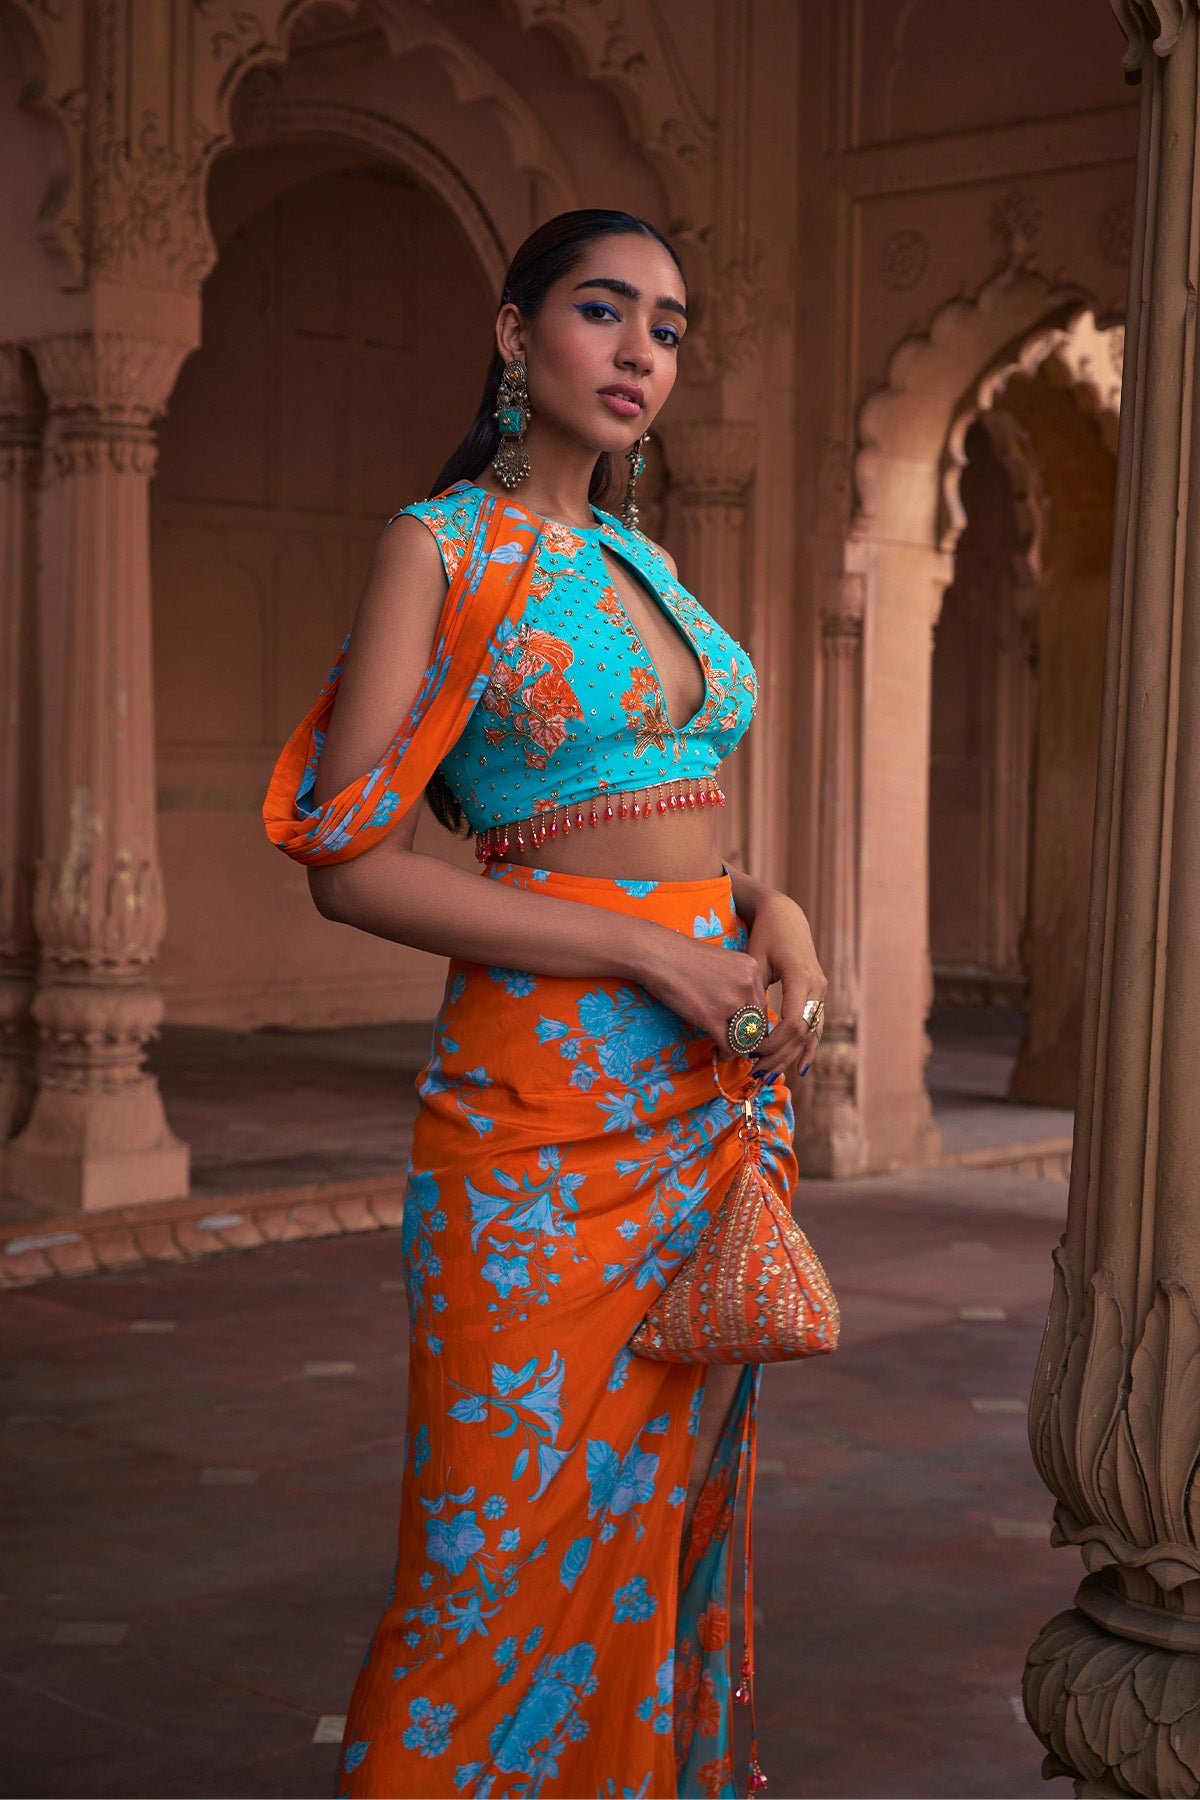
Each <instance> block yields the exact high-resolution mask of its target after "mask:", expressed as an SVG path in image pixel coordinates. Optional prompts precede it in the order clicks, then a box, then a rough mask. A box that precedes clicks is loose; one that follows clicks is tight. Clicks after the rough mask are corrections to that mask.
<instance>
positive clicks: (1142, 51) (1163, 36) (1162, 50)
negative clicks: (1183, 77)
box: [1112, 0, 1193, 79]
mask: <svg viewBox="0 0 1200 1800" xmlns="http://www.w3.org/2000/svg"><path fill="white" fill-rule="evenodd" d="M1192 4H1193V0H1112V9H1113V12H1114V13H1115V14H1116V18H1117V24H1118V25H1119V26H1120V27H1121V30H1122V31H1123V32H1124V33H1125V40H1126V43H1127V45H1128V48H1127V49H1126V51H1125V54H1124V56H1123V57H1122V58H1121V67H1122V68H1123V69H1124V70H1125V71H1126V73H1127V74H1130V75H1132V76H1133V77H1134V79H1137V77H1138V75H1139V74H1140V72H1141V69H1142V67H1143V66H1144V64H1145V61H1146V54H1147V51H1148V50H1152V51H1153V52H1154V54H1155V56H1170V54H1171V52H1172V50H1174V48H1175V46H1176V44H1177V43H1178V42H1179V39H1180V35H1181V33H1182V31H1183V27H1184V23H1185V21H1186V18H1187V14H1188V13H1189V12H1190V11H1191V10H1192Z"/></svg>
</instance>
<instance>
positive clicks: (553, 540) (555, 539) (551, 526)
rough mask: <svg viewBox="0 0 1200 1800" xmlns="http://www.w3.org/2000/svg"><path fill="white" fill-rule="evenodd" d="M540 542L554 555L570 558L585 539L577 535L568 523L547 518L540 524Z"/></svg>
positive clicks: (582, 544) (581, 547)
mask: <svg viewBox="0 0 1200 1800" xmlns="http://www.w3.org/2000/svg"><path fill="white" fill-rule="evenodd" d="M542 542H543V544H544V545H545V546H546V548H547V550H550V551H551V552H552V553H553V554H554V555H555V556H565V557H568V558H570V557H573V556H575V555H576V554H577V552H578V551H580V550H582V549H583V546H584V542H585V540H584V539H583V538H581V537H577V536H576V534H575V533H574V532H573V531H572V530H571V527H570V526H569V525H563V524H562V523H561V522H560V521H558V520H556V519H547V520H546V521H545V523H544V525H543V526H542Z"/></svg>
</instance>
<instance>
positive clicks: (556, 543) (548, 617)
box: [388, 482, 758, 833]
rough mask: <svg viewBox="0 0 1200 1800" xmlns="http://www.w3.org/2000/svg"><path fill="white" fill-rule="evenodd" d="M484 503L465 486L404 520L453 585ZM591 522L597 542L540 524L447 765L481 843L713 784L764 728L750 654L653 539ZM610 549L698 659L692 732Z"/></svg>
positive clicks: (444, 769)
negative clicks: (587, 806)
mask: <svg viewBox="0 0 1200 1800" xmlns="http://www.w3.org/2000/svg"><path fill="white" fill-rule="evenodd" d="M484 499H485V492H484V490H483V489H482V488H479V487H476V486H474V485H473V484H471V483H467V482H462V483H459V484H458V485H457V486H456V487H454V488H451V489H449V490H448V491H447V492H446V493H445V494H442V495H440V496H439V497H438V499H436V500H422V501H418V502H416V503H415V504H414V505H412V506H405V507H402V508H401V509H400V511H399V512H397V513H395V514H393V519H397V518H402V517H405V516H411V517H412V518H416V519H420V520H421V522H422V524H423V525H425V526H426V527H427V528H428V529H429V531H430V532H432V534H433V536H434V538H435V539H436V541H437V546H438V549H439V551H440V553H441V557H442V563H443V566H444V568H445V571H446V577H447V580H453V578H454V573H455V570H456V569H457V567H458V565H459V563H460V562H461V560H462V558H463V556H464V555H465V554H466V552H467V549H468V547H469V545H470V542H471V535H472V532H473V531H474V529H475V524H476V521H477V519H478V516H479V511H480V508H481V507H482V505H483V502H484ZM592 511H593V513H594V514H595V517H596V523H595V525H594V526H591V527H588V528H586V529H580V528H579V527H577V526H568V525H563V524H560V523H558V522H556V521H554V520H549V519H547V520H543V521H542V539H541V543H540V545H539V548H538V552H537V561H536V564H535V567H534V570H533V576H532V579H531V582H530V587H529V594H528V599H527V601H526V605H525V611H524V615H523V617H522V620H521V624H520V625H519V626H518V627H517V628H516V629H515V630H510V631H509V633H508V634H507V636H506V637H505V641H504V643H503V645H502V648H501V652H500V656H499V659H498V661H497V663H496V665H495V667H494V669H493V671H492V675H491V679H490V681H489V682H488V683H487V685H486V686H485V687H484V688H483V690H482V693H481V695H480V697H479V699H478V701H477V702H476V704H475V706H474V708H473V710H472V712H471V714H470V717H469V718H468V720H467V724H466V727H465V729H464V730H463V732H462V735H461V736H460V738H459V739H458V741H457V743H456V744H455V745H454V747H453V749H452V750H451V751H450V752H449V753H448V754H447V755H446V756H445V757H444V759H443V760H442V763H441V764H440V769H441V773H442V774H443V775H444V777H445V779H446V782H447V784H448V786H449V787H450V790H451V792H452V793H453V794H454V796H455V798H456V799H457V800H458V802H459V805H460V806H461V807H462V809H463V812H464V814H465V816H466V819H467V822H468V823H469V825H470V826H471V829H472V830H473V831H474V832H476V833H479V832H483V831H485V830H487V828H488V827H489V826H491V825H498V824H501V823H509V822H512V821H515V820H517V819H524V818H532V817H533V816H535V815H536V814H538V813H540V812H542V811H545V810H548V809H549V808H551V807H560V806H561V807H566V806H574V805H575V804H576V803H577V802H580V801H583V800H586V799H590V798H591V797H593V796H594V795H596V794H602V793H611V794H618V793H622V792H632V791H634V790H637V789H641V788H647V787H654V786H656V785H658V784H660V783H665V782H678V783H681V784H682V783H695V784H699V783H702V782H704V781H706V780H710V779H711V777H712V776H713V774H714V772H715V770H716V768H717V766H718V765H719V764H720V763H721V761H722V760H723V759H724V758H725V757H726V756H728V755H729V753H730V751H731V750H733V749H734V747H735V746H736V744H737V743H738V742H739V740H740V739H741V737H742V735H743V733H744V732H745V730H746V728H747V726H748V725H749V723H750V720H751V718H752V716H753V713H754V706H755V702H756V700H757V697H758V684H757V680H756V678H755V672H754V668H753V665H752V664H751V662H750V658H749V657H748V656H747V654H746V652H745V650H743V648H742V646H741V645H740V644H738V643H737V642H736V641H735V640H734V639H733V638H731V637H730V636H729V634H728V633H727V632H726V631H725V630H723V628H722V627H721V626H720V625H719V624H718V623H717V621H716V619H714V618H713V617H712V615H711V614H710V613H708V612H706V611H705V610H704V608H703V607H702V606H701V604H700V602H699V601H698V600H697V599H696V598H695V596H694V595H692V594H689V593H688V591H687V589H686V588H684V587H683V586H682V585H681V584H680V583H679V582H678V581H677V580H676V579H675V578H674V576H672V574H671V572H670V569H669V568H668V567H667V563H666V561H665V559H664V558H663V556H662V554H661V553H660V552H659V551H658V550H657V549H656V548H655V546H654V545H653V544H652V543H651V542H650V540H649V539H648V538H647V537H645V536H644V535H643V533H642V532H640V531H635V530H631V529H630V528H629V527H628V526H625V525H622V524H621V523H620V521H619V520H617V519H615V518H613V517H612V516H611V514H609V513H605V512H602V511H601V510H600V509H599V508H598V507H593V508H592ZM388 523H389V525H390V524H391V523H392V520H391V519H389V521H388ZM602 549H604V550H608V551H610V552H611V553H612V554H614V555H615V556H617V557H619V558H620V559H621V561H622V562H623V563H624V564H625V566H626V567H627V568H628V569H629V570H630V571H631V573H632V574H633V575H634V576H636V577H637V579H638V580H640V581H641V583H642V585H643V586H644V587H645V588H646V589H647V591H648V592H649V593H650V595H651V596H652V598H653V599H654V600H655V601H656V602H657V604H658V605H659V606H660V607H661V608H662V609H663V611H664V612H665V613H666V615H667V617H668V618H669V619H670V620H671V621H672V622H673V623H674V625H675V626H676V627H677V629H678V630H679V631H680V632H681V633H682V635H683V637H684V638H685V639H686V640H687V642H688V643H689V644H690V645H691V647H692V649H693V650H694V651H695V654H696V656H697V658H698V660H699V663H700V667H701V669H702V671H703V675H704V699H703V701H702V703H701V706H700V708H699V710H698V711H697V712H696V713H695V715H694V716H693V717H692V718H691V719H689V720H688V721H687V722H686V723H685V724H684V725H681V726H679V727H676V726H674V725H672V724H671V721H670V719H669V718H668V716H667V707H666V702H665V700H664V697H663V692H662V688H661V686H660V683H659V679H658V674H657V671H656V669H655V666H654V663H653V661H652V659H651V656H650V653H649V651H648V650H647V648H646V645H645V643H644V642H643V641H642V637H641V634H640V633H639V631H638V629H637V627H636V626H635V625H634V623H633V620H632V619H631V618H630V616H629V613H628V611H627V610H626V607H625V605H624V603H623V601H622V600H621V597H620V595H619V593H618V592H617V590H616V588H615V587H614V586H613V583H612V579H611V576H610V573H609V570H608V568H607V566H606V564H605V561H604V557H603V555H602V554H601V551H602Z"/></svg>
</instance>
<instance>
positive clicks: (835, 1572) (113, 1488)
mask: <svg viewBox="0 0 1200 1800" xmlns="http://www.w3.org/2000/svg"><path fill="white" fill-rule="evenodd" d="M1064 1199H1065V1189H1064V1188H1063V1186H1062V1185H1061V1184H1060V1183H1055V1182H1035V1181H1029V1180H1018V1179H1014V1178H1013V1177H1011V1176H1009V1175H1005V1174H1003V1173H999V1172H987V1173H979V1172H976V1171H971V1172H969V1173H968V1172H964V1171H963V1170H961V1169H954V1168H942V1169H935V1170H930V1171H924V1172H922V1173H920V1174H914V1175H911V1176H904V1177H898V1176H888V1177H876V1178H872V1179H869V1180H860V1181H855V1182H838V1183H811V1184H807V1185H806V1187H805V1189H804V1190H803V1192H802V1196H801V1198H800V1203H799V1206H798V1213H799V1215H800V1216H801V1218H802V1219H803V1221H804V1223H805V1225H806V1226H808V1227H810V1228H811V1231H812V1235H813V1237H814V1239H815V1241H816V1243H817V1244H818V1246H819V1248H820V1249H821V1251H822V1253H823V1255H824V1257H825V1260H826V1262H827V1264H828V1266H829V1269H830V1273H831V1276H832V1278H833V1280H834V1282H835V1284H836V1285H837V1287H838V1289H839V1291H840V1295H841V1300H842V1305H843V1311H844V1317H845V1334H844V1343H843V1346H842V1348H841V1349H840V1350H839V1351H838V1353H837V1355H836V1356H834V1357H832V1358H830V1359H828V1360H820V1361H817V1362H813V1363H806V1364H802V1365H795V1366H792V1367H779V1368H773V1369H768V1370H767V1371H766V1375H765V1379H764V1407H763V1422H762V1435H761V1440H760V1470H761V1474H760V1484H759V1498H760V1510H759V1512H758V1514H757V1518H756V1562H757V1565H758V1571H759V1574H758V1595H759V1607H760V1611H761V1615H762V1616H761V1622H760V1626H759V1661H760V1671H761V1673H760V1699H761V1723H760V1749H761V1755H762V1760H763V1763H764V1765H765V1767H766V1770H767V1773H768V1776H769V1777H770V1782H771V1785H770V1788H769V1790H768V1792H769V1795H770V1796H771V1797H772V1800H785V1797H786V1796H806V1797H809V1796H811V1797H815V1796H843V1795H844V1796H863V1797H865V1796H876V1795H878V1796H896V1797H899V1796H925V1797H933V1796H943V1795H944V1796H957V1797H962V1796H975V1795H978V1796H991V1797H993V1800H999V1797H1001V1796H1036V1795H1040V1794H1043V1793H1044V1794H1046V1795H1048V1796H1058V1795H1063V1794H1066V1793H1067V1792H1068V1791H1069V1790H1068V1785H1067V1784H1066V1783H1064V1782H1061V1781H1056V1782H1052V1783H1049V1784H1045V1785H1044V1784H1043V1783H1042V1781H1041V1779H1040V1775H1039V1764H1040V1753H1039V1748H1038V1746H1037V1744H1036V1743H1035V1741H1034V1739H1033V1737H1032V1736H1031V1734H1030V1732H1029V1729H1028V1727H1027V1725H1026V1724H1025V1723H1024V1721H1023V1719H1022V1717H1021V1710H1020V1701H1019V1698H1018V1695H1019V1689H1020V1675H1021V1666H1022V1661H1023V1656H1024V1652H1025V1648H1026V1646H1027V1645H1028V1644H1029V1643H1030V1641H1031V1640H1032V1638H1033V1637H1034V1636H1035V1634H1036V1633H1037V1631H1038V1630H1039V1628H1040V1627H1041V1625H1042V1624H1043V1623H1044V1622H1045V1621H1046V1619H1048V1618H1049V1617H1050V1616H1051V1615H1052V1614H1053V1613H1055V1612H1056V1611H1058V1610H1059V1609H1060V1608H1061V1607H1063V1606H1064V1605H1066V1604H1068V1603H1069V1601H1070V1598H1071V1595H1072V1592H1073V1590H1074V1587H1075V1585H1076V1581H1077V1578H1078V1574H1079V1567H1078V1558H1077V1557H1076V1555H1075V1554H1074V1553H1073V1552H1067V1551H1052V1550H1051V1549H1050V1547H1049V1544H1048V1541H1047V1528H1048V1521H1049V1513H1050V1506H1049V1501H1048V1499H1047V1496H1046V1494H1045V1493H1044V1492H1043V1490H1042V1489H1041V1487H1040V1485H1039V1483H1038V1481H1037V1479H1036V1477H1035V1475H1034V1473H1033V1471H1032V1469H1031V1467H1030V1462H1029V1453H1028V1448H1027V1445H1026V1438H1025V1421H1024V1408H1025V1398H1026V1394H1027V1392H1028V1388H1029V1384H1030V1378H1031V1372H1032V1368H1033V1363H1034V1358H1035V1354H1036V1350H1037V1344H1038V1339H1039V1335H1040V1331H1041V1327H1042V1321H1043V1318H1044V1315H1045V1308H1046V1301H1047V1296H1048V1289H1049V1255H1050V1250H1051V1247H1052V1245H1053V1243H1054V1242H1055V1241H1056V1239H1057V1237H1058V1234H1059V1230H1060V1224H1061V1216H1062V1212H1063V1207H1064ZM400 1277H401V1269H400V1241H399V1234H398V1233H397V1232H395V1231H383V1232H371V1233H365V1234H361V1235H354V1236H347V1237H339V1238H334V1239H326V1240H323V1241H316V1242H301V1243H289V1244H277V1245H268V1246H266V1247H264V1248H261V1249H259V1250H257V1251H255V1252H254V1254H229V1253H227V1254H221V1255H216V1256H212V1257H209V1258H207V1259H205V1260H202V1261H199V1262H194V1263H181V1264H174V1265H169V1264H154V1265H150V1266H148V1267H145V1268H141V1269H135V1270H130V1271H126V1272H123V1273H112V1274H101V1275H92V1276H86V1277H81V1278H79V1279H76V1280H70V1281H57V1282H51V1283H43V1284H40V1285H37V1286H32V1287H27V1288H23V1289H18V1290H14V1291H13V1292H11V1293H9V1294H8V1295H6V1296H5V1297H4V1299H3V1301H2V1303H0V1335H2V1337H3V1340H4V1343H3V1348H4V1351H5V1352H7V1354H5V1355H4V1356H3V1369H4V1376H3V1379H4V1382H5V1390H4V1394H3V1401H4V1404H3V1408H2V1411H0V1416H2V1417H3V1418H4V1428H3V1436H4V1445H3V1447H4V1456H3V1461H2V1463H0V1482H2V1483H3V1488H4V1494H5V1517H6V1526H5V1538H6V1550H7V1556H6V1559H5V1560H6V1568H7V1572H6V1576H5V1579H4V1588H5V1594H4V1599H5V1606H4V1609H3V1615H2V1619H3V1623H2V1626H0V1630H2V1633H3V1639H2V1643H0V1684H2V1687H3V1691H4V1694H5V1698H6V1701H7V1704H5V1705H4V1706H3V1708H2V1709H0V1711H2V1715H3V1723H2V1724H0V1792H2V1793H3V1794H5V1795H9V1796H14V1795H21V1796H35V1795H53V1796H60V1797H62V1796H102V1795H112V1796H123V1797H125V1800H130V1797H133V1796H159V1795H161V1796H167V1795H177V1796H184V1795H193V1796H200V1795H205V1796H212V1797H214V1800H216V1797H219V1796H240V1797H244V1800H245V1797H251V1796H255V1797H257V1796H271V1795H275V1796H293V1797H297V1796H323V1795H328V1794H329V1793H331V1791H332V1773H333V1768H334V1763H335V1760H336V1756H337V1745H336V1739H337V1737H338V1733H339V1730H340V1719H339V1715H340V1714H341V1713H343V1712H344V1710H345V1707H346V1702H347V1699H348V1697H349V1692H350V1687H351V1683H352V1681H353V1679H354V1674H355V1671H356V1668H357V1665H358V1662H359V1658H360V1656H361V1654H362V1651H363V1648H364V1646H365V1643H366V1640H367V1637H368V1635H369V1632H370V1630H371V1627H372V1624H373V1621H374V1617H375V1614H376V1610H377V1608H378V1607H379V1606H380V1604H381V1602H382V1599H383V1595H384V1593H385V1590H386V1587H387V1582H388V1579H389V1576H390V1570H391V1560H392V1552H393V1541H394V1532H395V1522H396V1507H397V1496H398V1491H399V1483H400V1460H401V1445H402V1437H403V1429H404V1420H403V1394H404V1374H405V1325H404V1297H403V1292H402V1286H401V1279H400Z"/></svg>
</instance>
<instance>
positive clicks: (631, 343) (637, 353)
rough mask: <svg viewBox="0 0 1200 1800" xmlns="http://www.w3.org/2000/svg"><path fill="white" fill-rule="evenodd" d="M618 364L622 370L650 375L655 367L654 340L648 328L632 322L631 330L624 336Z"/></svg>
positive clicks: (630, 324) (618, 354)
mask: <svg viewBox="0 0 1200 1800" xmlns="http://www.w3.org/2000/svg"><path fill="white" fill-rule="evenodd" d="M617 362H618V364H619V366H620V367H621V368H622V369H630V370H633V371H636V373H637V374H639V375H649V373H650V371H651V370H652V369H653V367H654V339H653V338H652V337H651V336H650V331H649V328H648V327H647V326H645V325H640V324H635V323H634V322H633V321H632V320H631V321H630V323H629V329H628V330H627V331H626V333H625V334H624V335H623V336H622V340H621V345H620V348H619V350H618V352H617Z"/></svg>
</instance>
